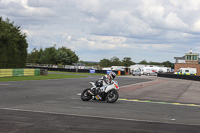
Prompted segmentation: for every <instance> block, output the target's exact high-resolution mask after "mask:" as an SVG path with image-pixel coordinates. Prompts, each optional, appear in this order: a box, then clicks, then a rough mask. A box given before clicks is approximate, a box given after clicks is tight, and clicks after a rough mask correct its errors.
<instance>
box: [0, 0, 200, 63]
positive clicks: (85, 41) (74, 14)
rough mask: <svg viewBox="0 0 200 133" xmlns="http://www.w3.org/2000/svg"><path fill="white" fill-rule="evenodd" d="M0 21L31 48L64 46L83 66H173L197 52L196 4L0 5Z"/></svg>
mask: <svg viewBox="0 0 200 133" xmlns="http://www.w3.org/2000/svg"><path fill="white" fill-rule="evenodd" d="M0 16H2V17H3V19H4V20H5V19H6V18H9V19H10V20H11V21H14V22H15V25H19V26H21V30H22V31H23V32H25V33H26V34H27V41H28V44H29V47H28V52H31V51H32V50H33V48H37V49H40V48H46V47H51V46H54V44H56V47H57V48H59V47H62V46H65V47H68V48H70V49H71V50H73V51H75V53H76V54H77V55H78V56H79V58H80V60H84V61H100V60H101V59H103V58H107V59H110V58H112V57H113V56H116V57H118V58H120V60H122V59H123V58H124V57H131V58H132V61H134V62H139V61H141V60H143V59H145V60H147V61H158V62H163V61H168V60H169V61H171V62H174V58H173V57H181V56H183V55H184V54H185V53H187V52H189V50H190V49H192V50H193V52H195V53H200V0H0Z"/></svg>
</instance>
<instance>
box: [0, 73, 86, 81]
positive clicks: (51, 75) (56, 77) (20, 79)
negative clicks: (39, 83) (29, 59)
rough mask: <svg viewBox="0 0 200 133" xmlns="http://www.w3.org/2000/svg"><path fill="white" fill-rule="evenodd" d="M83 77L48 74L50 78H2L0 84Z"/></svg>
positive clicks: (79, 76) (78, 76)
mask: <svg viewBox="0 0 200 133" xmlns="http://www.w3.org/2000/svg"><path fill="white" fill-rule="evenodd" d="M82 77H87V76H82V75H64V74H48V76H22V77H0V82H6V81H25V80H47V79H64V78H82Z"/></svg>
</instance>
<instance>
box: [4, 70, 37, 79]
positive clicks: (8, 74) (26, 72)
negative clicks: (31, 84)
mask: <svg viewBox="0 0 200 133" xmlns="http://www.w3.org/2000/svg"><path fill="white" fill-rule="evenodd" d="M39 75H40V69H0V77H11V76H39Z"/></svg>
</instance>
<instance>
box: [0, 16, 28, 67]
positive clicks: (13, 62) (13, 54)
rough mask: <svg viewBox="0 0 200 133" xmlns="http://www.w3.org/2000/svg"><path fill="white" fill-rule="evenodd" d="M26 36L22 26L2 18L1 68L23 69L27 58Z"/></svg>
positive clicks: (0, 38)
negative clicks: (21, 28)
mask: <svg viewBox="0 0 200 133" xmlns="http://www.w3.org/2000/svg"><path fill="white" fill-rule="evenodd" d="M27 47H28V43H27V41H26V34H24V33H22V32H21V30H20V26H15V25H14V22H12V23H11V22H10V21H9V19H7V20H6V21H4V20H3V19H2V17H0V68H23V67H25V66H26V58H27Z"/></svg>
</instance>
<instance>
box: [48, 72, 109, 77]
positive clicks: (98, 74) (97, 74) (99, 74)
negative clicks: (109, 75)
mask: <svg viewBox="0 0 200 133" xmlns="http://www.w3.org/2000/svg"><path fill="white" fill-rule="evenodd" d="M48 72H54V73H67V74H77V75H94V76H95V75H96V76H103V75H106V74H101V73H79V72H62V71H48Z"/></svg>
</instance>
